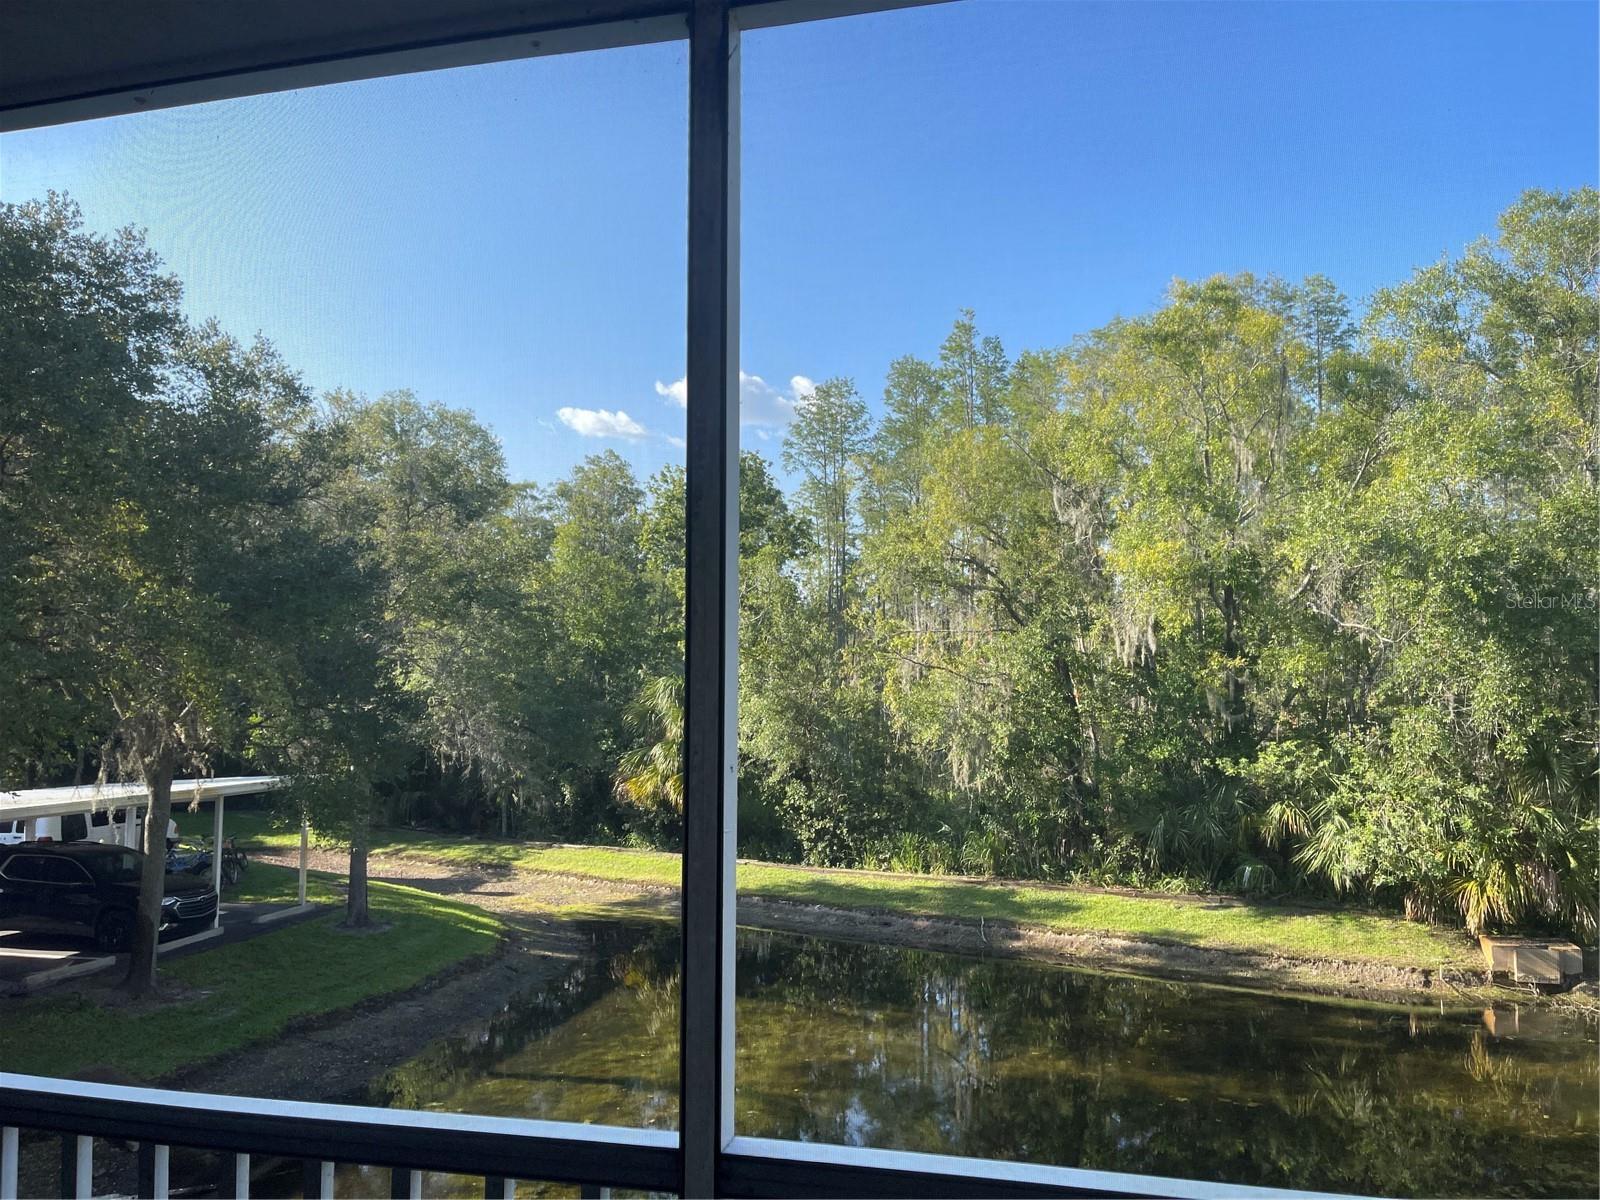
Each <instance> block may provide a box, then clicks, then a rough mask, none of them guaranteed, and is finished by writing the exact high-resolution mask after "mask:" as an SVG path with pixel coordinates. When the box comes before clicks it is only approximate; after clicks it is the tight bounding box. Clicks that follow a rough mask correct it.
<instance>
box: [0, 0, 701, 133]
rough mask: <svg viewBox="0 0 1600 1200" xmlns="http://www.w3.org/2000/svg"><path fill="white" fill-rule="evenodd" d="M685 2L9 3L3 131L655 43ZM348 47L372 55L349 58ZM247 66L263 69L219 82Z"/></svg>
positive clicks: (2, 73) (1, 20) (0, 109)
mask: <svg viewBox="0 0 1600 1200" xmlns="http://www.w3.org/2000/svg"><path fill="white" fill-rule="evenodd" d="M687 6H688V3H687V0H4V2H3V3H0V128H13V129H15V128H24V127H27V126H30V125H40V124H54V123H57V122H60V121H64V120H75V119H81V118H83V117H87V116H106V115H112V114H114V113H117V112H135V111H139V110H140V109H141V108H146V107H160V106H163V105H167V104H173V103H185V102H192V101H194V100H204V99H217V98H220V97H222V96H225V95H241V94H247V93H249V92H260V91H270V90H275V89H276V88H280V87H286V86H299V85H301V84H307V83H319V82H330V81H332V80H334V79H338V78H360V77H365V76H370V75H378V74H386V73H390V72H392V71H394V70H397V69H401V70H403V69H415V68H416V67H431V66H442V65H449V63H450V61H451V54H452V52H453V53H454V54H455V55H456V61H472V60H478V61H482V60H484V59H487V58H496V57H513V56H516V55H526V54H530V53H540V52H542V51H549V50H554V49H575V48H582V44H581V43H575V42H573V41H571V40H570V39H568V40H563V39H562V38H560V37H556V38H555V39H554V43H555V44H550V45H541V39H540V37H539V35H540V34H541V33H548V32H555V33H559V31H561V30H570V29H572V28H573V27H575V26H580V25H585V24H589V23H592V22H596V21H613V22H616V21H621V22H626V23H628V24H630V25H631V29H626V28H624V29H618V30H614V31H613V32H612V33H611V34H610V35H602V36H600V37H599V38H595V37H593V35H592V34H591V35H589V42H590V44H594V45H596V46H598V45H604V44H618V43H620V42H629V41H632V42H637V41H653V40H658V39H659V38H660V37H663V36H674V35H676V33H677V31H678V27H679V26H681V23H682V17H681V15H678V16H676V17H674V16H673V14H682V13H683V12H684V11H685V10H686V8H687ZM664 19H665V20H668V21H670V20H676V22H677V23H678V24H677V25H671V24H663V20H664ZM491 38H508V39H510V41H511V42H512V43H514V45H515V48H514V49H513V48H512V46H507V47H505V48H504V49H503V51H501V52H493V51H489V52H486V51H485V50H484V49H483V48H482V47H481V46H479V47H478V48H477V49H476V50H470V51H466V52H465V53H463V51H462V50H461V48H460V43H464V42H465V43H471V42H474V41H480V40H481V39H491ZM608 38H609V43H608ZM452 47H454V49H453V51H452V49H451V48H452ZM419 48H420V50H421V54H420V55H419V53H418V50H419ZM386 51H387V52H397V51H409V59H408V60H407V62H406V63H404V64H401V63H400V62H399V59H400V58H401V57H402V55H401V54H395V53H390V54H387V55H386V54H384V53H383V52H386ZM430 55H431V57H430ZM351 56H371V57H372V61H371V62H369V63H365V64H358V63H352V62H351V61H348V60H349V59H350V57H351ZM241 73H243V74H245V75H246V76H248V75H250V74H252V73H253V74H254V75H255V76H256V79H255V80H254V81H253V82H245V81H242V80H240V79H238V78H233V79H231V81H230V82H226V83H224V82H219V80H221V79H223V78H225V77H233V76H238V75H240V74H241Z"/></svg>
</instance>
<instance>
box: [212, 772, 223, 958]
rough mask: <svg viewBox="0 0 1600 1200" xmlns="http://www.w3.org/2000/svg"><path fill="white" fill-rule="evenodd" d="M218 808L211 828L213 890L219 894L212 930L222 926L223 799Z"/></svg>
mask: <svg viewBox="0 0 1600 1200" xmlns="http://www.w3.org/2000/svg"><path fill="white" fill-rule="evenodd" d="M214 803H215V804H216V806H217V812H216V819H215V821H214V822H213V824H212V827H211V890H212V891H214V892H215V893H216V894H217V911H216V913H215V914H214V915H213V916H212V918H211V928H213V929H215V928H216V927H217V926H219V925H221V924H222V797H221V796H218V797H217V798H216V800H215V801H214Z"/></svg>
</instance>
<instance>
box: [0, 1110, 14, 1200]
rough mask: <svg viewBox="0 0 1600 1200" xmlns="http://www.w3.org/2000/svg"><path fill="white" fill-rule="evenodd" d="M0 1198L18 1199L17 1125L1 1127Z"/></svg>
mask: <svg viewBox="0 0 1600 1200" xmlns="http://www.w3.org/2000/svg"><path fill="white" fill-rule="evenodd" d="M0 1200H17V1127H16V1126H15V1125H7V1126H6V1127H5V1128H4V1129H0Z"/></svg>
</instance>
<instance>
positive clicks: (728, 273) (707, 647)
mask: <svg viewBox="0 0 1600 1200" xmlns="http://www.w3.org/2000/svg"><path fill="white" fill-rule="evenodd" d="M738 112H739V35H738V32H737V30H736V29H735V28H734V26H733V23H732V21H731V19H730V15H729V11H728V0H694V7H693V9H692V10H691V13H690V17H689V302H688V317H689V320H688V362H687V366H688V372H687V374H688V429H687V434H688V437H687V442H688V449H687V464H686V475H687V486H686V502H687V511H686V513H685V530H686V538H687V545H686V547H685V556H686V561H687V571H686V575H687V578H686V581H685V582H686V603H685V619H686V628H685V631H684V635H685V636H684V658H685V661H684V743H685V745H684V759H685V762H684V803H683V808H684V823H683V825H684V828H683V837H684V843H683V931H682V932H683V986H682V991H681V993H680V996H681V1005H682V1009H681V1031H680V1034H681V1036H680V1041H679V1057H678V1061H679V1064H680V1065H679V1080H678V1086H679V1106H678V1114H679V1117H678V1120H679V1138H680V1146H681V1153H682V1164H683V1183H682V1187H681V1188H680V1194H681V1195H682V1196H684V1197H685V1198H686V1200H698V1198H700V1197H708V1196H713V1195H715V1194H716V1189H717V1168H718V1162H719V1159H720V1156H721V1154H722V1150H723V1148H724V1147H725V1146H726V1145H727V1144H728V1142H729V1140H731V1139H732V1137H733V970H734V956H733V955H734V874H733V866H734V851H735V845H736V829H735V814H736V812H737V779H738V735H739V691H738V683H739V648H738V637H739V628H738V626H739V120H738Z"/></svg>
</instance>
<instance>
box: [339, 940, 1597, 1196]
mask: <svg viewBox="0 0 1600 1200" xmlns="http://www.w3.org/2000/svg"><path fill="white" fill-rule="evenodd" d="M587 934H588V936H589V937H591V938H592V939H593V943H594V948H595V953H594V956H593V958H592V960H590V961H588V962H586V963H583V964H581V965H579V966H577V967H575V968H574V969H573V971H572V972H571V973H570V974H569V975H568V976H567V977H566V979H565V980H564V981H563V982H562V983H561V984H560V985H558V986H556V987H553V988H549V989H545V990H543V991H541V992H539V993H537V994H533V995H529V996H526V997H523V998H522V999H521V1000H519V1001H518V1002H517V1003H516V1004H513V1005H511V1006H510V1007H508V1008H507V1009H506V1010H505V1011H504V1012H502V1013H501V1014H500V1015H499V1016H497V1017H496V1018H495V1019H494V1020H492V1021H491V1022H489V1023H488V1024H487V1025H485V1026H483V1027H481V1028H479V1029H476V1030H474V1031H472V1032H471V1033H470V1034H468V1035H465V1036H458V1037H453V1038H448V1039H445V1040H443V1041H440V1042H439V1043H437V1044H435V1045H434V1046H432V1047H430V1048H429V1049H428V1050H427V1051H426V1052H424V1053H423V1054H422V1055H420V1056H419V1057H418V1058H417V1059H415V1060H414V1061H412V1062H410V1063H407V1064H405V1065H404V1066H401V1067H399V1068H397V1069H395V1070H393V1071H391V1072H389V1073H388V1074H387V1075H386V1076H384V1077H383V1078H382V1079H381V1080H380V1081H379V1082H378V1084H377V1085H376V1086H375V1087H374V1089H373V1090H372V1092H371V1093H370V1094H368V1095H366V1096H364V1097H359V1099H364V1100H366V1101H367V1102H370V1103H375V1104H382V1105H389V1106H398V1107H408V1108H428V1109H441V1110H449V1111H460V1112H476V1113H488V1114H496V1115H507V1116H523V1117H542V1118H549V1119H554V1120H566V1121H598V1122H605V1123H610V1124H618V1125H643V1126H653V1127H658V1128H671V1127H672V1126H673V1125H674V1124H675V1122H676V1113H677V1095H676V1088H677V1075H676V1070H677V1068H676V1061H675V1046H676V1039H677V932H676V929H674V928H670V927H665V926H663V927H658V928H642V929H641V928H638V927H632V926H619V925H615V924H610V925H601V924H596V925H594V926H592V927H590V928H589V929H588V930H587ZM738 1053H739V1057H738V1091H737V1100H736V1105H737V1114H738V1116H737V1121H738V1129H739V1132H740V1133H741V1134H749V1135H755V1136H767V1137H780V1138H796V1139H804V1140H810V1141H820V1142H841V1143H847V1144H851V1145H865V1146H884V1147H894V1148H899V1149H908V1150H926V1151H935V1152H940V1153H948V1154H966V1155H977V1156H987V1157H996V1158H1011V1159H1021V1160H1027V1161H1032V1162H1041V1163H1058V1164H1064V1165H1071V1166H1083V1167H1093V1168H1100V1169H1105V1170H1117V1171H1133V1172H1139V1173H1146V1174H1159V1175H1175V1176H1189V1177H1197V1178H1204V1179H1212V1180H1218V1181H1225V1182H1231V1183H1240V1184H1265V1185H1272V1186H1281V1187H1295V1188H1316V1189H1326V1190H1334V1191H1348V1192H1364V1193H1367V1194H1381V1195H1418V1196H1449V1195H1474V1196H1491V1195H1522V1196H1529V1195H1552V1196H1555V1195H1559V1196H1575V1195H1595V1194H1596V1193H1597V1183H1600V1178H1597V1177H1600V1168H1597V1165H1596V1152H1597V1140H1596V1139H1597V1126H1596V1106H1597V1098H1596V1092H1597V1087H1600V1068H1597V1046H1596V1035H1595V1029H1594V1027H1593V1026H1592V1025H1591V1024H1590V1023H1589V1022H1587V1021H1586V1020H1584V1019H1583V1018H1581V1017H1574V1016H1567V1015H1561V1014H1557V1013H1552V1012H1549V1011H1547V1010H1534V1009H1530V1008H1523V1009H1521V1011H1520V1012H1519V1011H1515V1010H1509V1009H1507V1010H1501V1011H1499V1012H1497V1013H1493V1014H1486V1013H1483V1012H1481V1011H1449V1012H1441V1011H1440V1010H1439V1009H1438V1008H1433V1009H1426V1008H1411V1009H1401V1008H1393V1007H1382V1006H1372V1005H1361V1004H1347V1003H1339V1002H1329V1001H1320V1000H1309V999H1302V998H1291V997H1282V996H1272V995H1266V994H1262V993H1256V992H1247V991H1241V990H1230V989H1226V988H1219V987H1207V986H1199V985H1193V984H1177V983H1164V982H1159V981H1154V980H1148V979H1132V978H1126V977H1117V976H1107V975H1102V974H1097V973H1094V972H1089V971H1081V970H1071V969H1066V968H1061V967H1052V966H1046V965H1041V964H1033V963H1024V962H1018V961H1014V960H1002V959H971V958H963V957H958V956H953V955H948V954H938V953H930V952H924V951H917V950H907V949H902V948H897V947H890V946H879V945H863V944H857V943H851V942H841V941H830V940H824V939H820V938H812V937H802V936H797V935H792V934H779V933H765V932H757V931H750V930H741V931H740V935H739V975H738ZM353 1099H354V1098H353ZM454 1185H455V1181H450V1180H445V1179H438V1180H432V1181H429V1182H428V1183H427V1185H426V1190H425V1194H436V1193H439V1192H448V1191H450V1190H452V1188H453V1186H454ZM375 1186H376V1187H378V1188H379V1189H380V1190H385V1189H386V1188H387V1183H386V1182H383V1183H379V1181H378V1180H376V1179H375V1178H364V1177H363V1175H362V1174H361V1173H358V1172H354V1171H352V1172H351V1173H350V1174H349V1176H348V1177H347V1178H345V1179H342V1180H341V1189H340V1190H341V1191H346V1190H348V1191H350V1192H351V1193H353V1194H359V1193H361V1192H363V1191H365V1192H368V1193H371V1191H372V1189H373V1188H374V1187H375ZM472 1186H476V1187H477V1188H479V1189H480V1191H479V1192H478V1193H477V1194H481V1186H482V1185H481V1182H476V1183H475V1184H469V1183H468V1181H460V1187H461V1190H462V1193H463V1194H468V1190H469V1189H470V1187H472Z"/></svg>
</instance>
